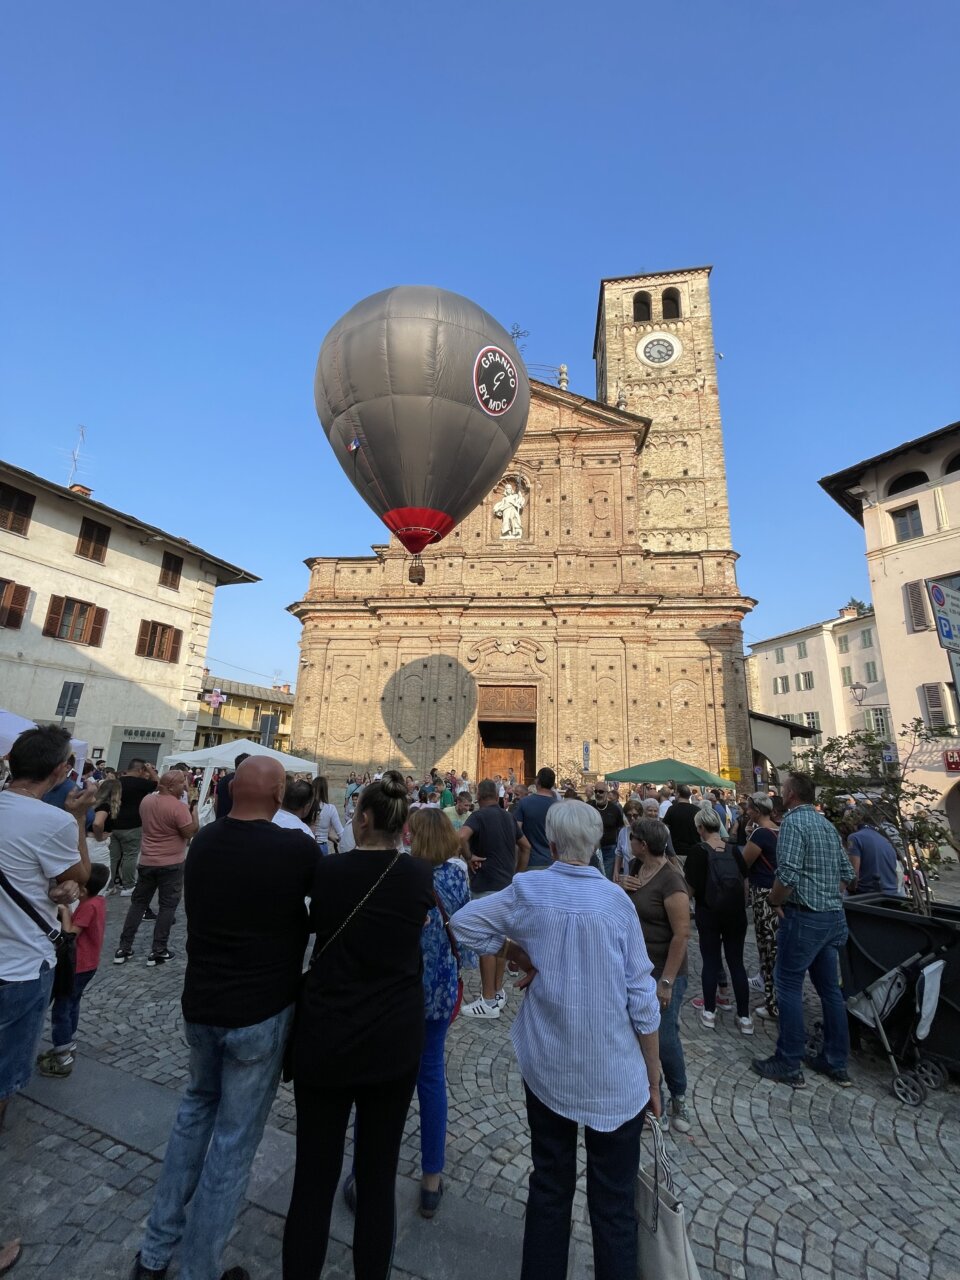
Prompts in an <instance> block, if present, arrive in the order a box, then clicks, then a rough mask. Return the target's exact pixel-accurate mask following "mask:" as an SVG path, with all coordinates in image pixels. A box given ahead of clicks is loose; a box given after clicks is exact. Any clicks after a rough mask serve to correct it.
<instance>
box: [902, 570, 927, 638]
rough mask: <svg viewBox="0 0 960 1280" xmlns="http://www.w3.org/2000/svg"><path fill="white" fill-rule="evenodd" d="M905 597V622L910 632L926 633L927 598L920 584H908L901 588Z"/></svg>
mask: <svg viewBox="0 0 960 1280" xmlns="http://www.w3.org/2000/svg"><path fill="white" fill-rule="evenodd" d="M903 590H904V592H905V593H906V597H907V620H908V622H909V623H910V630H911V631H928V630H929V629H930V621H929V618H928V616H927V598H926V592H925V591H924V589H923V583H922V582H919V581H918V582H908V583H907V584H906V586H905V587H904V588H903Z"/></svg>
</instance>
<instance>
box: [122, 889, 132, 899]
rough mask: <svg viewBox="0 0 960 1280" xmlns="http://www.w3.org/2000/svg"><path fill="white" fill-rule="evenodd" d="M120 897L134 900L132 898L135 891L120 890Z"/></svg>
mask: <svg viewBox="0 0 960 1280" xmlns="http://www.w3.org/2000/svg"><path fill="white" fill-rule="evenodd" d="M120 897H121V898H132V897H133V890H132V889H121V890H120Z"/></svg>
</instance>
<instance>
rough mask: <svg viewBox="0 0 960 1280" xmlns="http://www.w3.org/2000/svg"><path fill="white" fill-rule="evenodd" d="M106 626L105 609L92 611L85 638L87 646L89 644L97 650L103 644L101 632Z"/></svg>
mask: <svg viewBox="0 0 960 1280" xmlns="http://www.w3.org/2000/svg"><path fill="white" fill-rule="evenodd" d="M106 625H107V611H106V609H94V610H93V614H92V615H91V622H90V624H89V635H88V638H87V644H91V645H93V646H94V647H95V648H98V649H99V647H100V646H101V645H102V644H103V631H104V628H105V627H106Z"/></svg>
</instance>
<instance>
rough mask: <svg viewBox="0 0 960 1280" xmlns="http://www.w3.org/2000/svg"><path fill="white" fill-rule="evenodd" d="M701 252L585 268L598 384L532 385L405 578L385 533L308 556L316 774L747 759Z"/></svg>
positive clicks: (305, 665)
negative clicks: (466, 495) (449, 526)
mask: <svg viewBox="0 0 960 1280" xmlns="http://www.w3.org/2000/svg"><path fill="white" fill-rule="evenodd" d="M709 274H710V269H709V268H708V267H702V268H695V269H692V270H683V271H673V272H665V273H658V274H653V275H641V276H630V277H622V278H615V279H608V280H603V281H602V282H601V286H600V298H599V305H598V313H597V328H596V341H595V346H594V359H595V361H596V366H597V394H596V398H595V399H587V398H585V397H583V396H579V395H573V394H571V393H570V392H568V391H566V390H562V389H560V388H557V387H553V386H548V385H546V384H543V383H536V382H535V383H533V384H532V403H531V409H530V418H529V423H528V426H527V431H526V435H525V437H524V440H523V442H522V444H521V446H520V449H519V450H518V452H517V455H516V457H515V458H514V459H513V461H512V463H511V464H510V466H509V467H508V468H507V471H506V473H505V474H504V475H503V477H502V478H501V480H500V482H499V484H498V485H497V486H496V487H495V489H494V491H493V492H492V493H491V494H490V495H489V496H488V497H487V498H486V499H485V501H484V502H483V503H482V504H481V506H480V507H479V508H478V509H477V510H476V511H474V512H473V513H472V515H470V516H469V517H468V518H467V519H466V520H465V521H463V523H462V524H461V525H460V526H458V527H457V528H456V529H455V530H454V531H453V532H452V533H451V534H450V535H449V536H448V537H447V538H446V539H445V540H444V541H443V542H442V543H440V544H439V545H437V546H436V547H434V548H428V549H427V550H426V551H425V552H424V553H423V559H424V564H425V567H426V584H425V586H423V587H413V586H411V585H410V584H409V583H408V581H407V566H408V564H409V560H408V557H407V555H406V552H405V551H404V550H403V548H402V547H401V546H400V545H399V543H397V542H396V540H395V539H392V540H391V542H390V543H389V544H385V545H382V546H375V547H374V548H373V554H372V555H370V556H362V557H357V558H351V557H337V558H332V557H316V558H313V559H310V560H308V561H307V565H308V568H309V570H310V582H309V587H308V589H307V592H306V594H305V595H304V597H303V599H302V600H300V601H298V602H297V603H296V604H294V605H291V606H290V610H291V612H292V613H293V614H294V615H295V616H296V617H297V618H299V620H300V622H301V624H302V634H301V642H300V649H301V665H300V679H299V682H298V685H297V695H296V703H295V707H294V716H293V724H292V744H293V749H294V750H301V751H305V752H309V753H310V754H311V755H315V756H316V758H317V760H318V762H319V763H320V765H321V768H322V770H323V771H324V772H326V773H327V774H328V776H329V777H330V778H331V781H333V782H337V781H339V780H340V779H342V778H343V777H344V776H345V774H346V772H347V771H348V770H350V769H368V768H369V769H370V770H371V771H372V770H374V769H376V768H379V767H382V766H395V767H398V768H400V769H402V770H403V771H404V772H411V773H414V774H415V775H417V776H420V775H421V774H422V773H423V772H424V771H425V770H427V769H429V768H430V767H431V766H432V765H437V766H439V767H440V768H443V769H446V768H454V769H456V770H457V772H458V773H459V772H460V771H462V770H464V769H466V770H467V771H468V772H469V773H470V776H471V777H484V776H490V775H492V774H494V773H502V774H505V773H506V771H507V769H508V768H510V767H513V768H514V769H515V771H516V774H517V776H518V778H532V776H533V774H534V773H535V771H536V769H537V768H538V767H539V766H540V765H544V764H549V765H551V766H553V767H554V768H555V769H556V770H557V772H558V774H560V775H561V776H564V775H567V774H576V773H579V772H580V771H581V770H583V771H585V772H588V773H600V774H603V773H605V772H612V771H613V770H616V769H620V768H624V767H626V766H627V765H630V764H636V763H641V762H643V761H645V760H651V759H657V758H660V757H664V756H672V757H676V758H677V759H680V760H685V761H689V762H690V763H691V764H696V765H698V766H700V767H702V768H707V769H710V770H711V771H713V772H720V773H723V774H724V776H727V777H729V778H730V779H731V781H732V782H739V781H741V780H742V781H743V782H744V784H746V785H749V782H750V770H751V764H752V756H751V747H750V739H749V730H748V720H747V694H746V684H745V679H744V669H743V642H742V633H741V622H742V619H743V617H744V615H745V613H747V612H748V611H749V609H750V608H751V607H752V605H753V603H754V602H753V601H752V600H749V599H747V598H746V597H744V596H743V595H742V594H741V593H740V590H739V588H738V586H737V578H736V570H735V566H736V559H737V556H736V553H735V552H734V551H733V549H732V547H731V545H730V522H729V512H728V504H727V487H726V476H725V465H724V455H723V439H722V431H721V423H720V404H719V398H718V394H717V376H716V363H715V355H714V346H713V332H712V324H711V316H710V296H709Z"/></svg>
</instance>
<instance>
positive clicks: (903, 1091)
mask: <svg viewBox="0 0 960 1280" xmlns="http://www.w3.org/2000/svg"><path fill="white" fill-rule="evenodd" d="M890 1088H891V1090H892V1091H893V1096H894V1097H895V1098H897V1099H899V1101H900V1102H904V1103H906V1105H907V1106H908V1107H921V1106H923V1103H924V1100H925V1099H926V1096H927V1091H926V1089H925V1088H924V1087H923V1081H922V1080H920V1079H919V1078H918V1077H917V1076H916V1075H914V1073H913V1072H912V1071H901V1072H900V1074H899V1075H898V1076H894V1077H893V1080H892V1082H891V1084H890Z"/></svg>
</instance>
